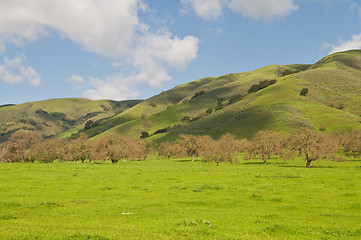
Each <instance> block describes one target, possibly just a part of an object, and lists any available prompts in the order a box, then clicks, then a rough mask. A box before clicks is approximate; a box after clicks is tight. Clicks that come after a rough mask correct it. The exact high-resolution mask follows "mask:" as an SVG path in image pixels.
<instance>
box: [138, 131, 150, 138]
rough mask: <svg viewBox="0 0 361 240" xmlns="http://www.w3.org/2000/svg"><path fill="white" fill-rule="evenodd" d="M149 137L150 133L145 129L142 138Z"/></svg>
mask: <svg viewBox="0 0 361 240" xmlns="http://www.w3.org/2000/svg"><path fill="white" fill-rule="evenodd" d="M147 137H149V133H148V132H146V131H143V132H142V133H141V134H140V138H142V139H145V138H147Z"/></svg>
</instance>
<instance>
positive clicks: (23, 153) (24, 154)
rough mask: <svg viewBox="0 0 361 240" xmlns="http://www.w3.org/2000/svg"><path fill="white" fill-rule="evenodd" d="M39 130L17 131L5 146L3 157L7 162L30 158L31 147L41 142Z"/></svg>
mask: <svg viewBox="0 0 361 240" xmlns="http://www.w3.org/2000/svg"><path fill="white" fill-rule="evenodd" d="M41 139H42V138H41V135H40V133H39V132H30V131H18V132H15V133H14V134H13V135H12V136H11V137H10V139H9V141H7V142H6V143H5V144H4V146H3V151H2V158H3V161H6V162H21V161H27V160H28V154H29V148H30V147H31V146H33V145H35V144H38V143H40V142H41Z"/></svg>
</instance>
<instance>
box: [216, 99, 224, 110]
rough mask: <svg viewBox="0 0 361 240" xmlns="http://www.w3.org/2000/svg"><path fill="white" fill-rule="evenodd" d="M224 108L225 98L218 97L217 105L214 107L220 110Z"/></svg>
mask: <svg viewBox="0 0 361 240" xmlns="http://www.w3.org/2000/svg"><path fill="white" fill-rule="evenodd" d="M222 108H224V105H223V98H218V100H217V104H216V107H215V108H214V109H215V110H216V111H218V110H221V109H222Z"/></svg>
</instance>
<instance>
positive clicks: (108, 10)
mask: <svg viewBox="0 0 361 240" xmlns="http://www.w3.org/2000/svg"><path fill="white" fill-rule="evenodd" d="M138 6H139V5H138V1H137V0H122V1H117V0H109V1H89V0H77V1H72V0H54V1H48V0H27V1H22V0H12V1H0V23H1V24H0V35H1V36H2V37H3V38H4V39H7V40H9V41H12V42H15V43H23V42H24V41H32V40H36V39H38V38H39V37H41V36H44V35H46V34H48V29H52V30H55V31H57V32H59V33H60V34H62V35H63V36H65V37H67V38H69V39H71V40H73V41H75V42H77V43H79V44H81V45H82V46H84V47H85V48H86V49H87V50H89V51H93V52H97V53H100V54H103V55H106V56H111V57H117V56H119V55H122V54H125V53H126V52H127V50H128V46H129V45H130V44H131V42H132V39H133V36H134V34H135V31H137V30H138V29H137V27H139V26H140V25H141V24H140V23H139V20H138V17H137V9H138Z"/></svg>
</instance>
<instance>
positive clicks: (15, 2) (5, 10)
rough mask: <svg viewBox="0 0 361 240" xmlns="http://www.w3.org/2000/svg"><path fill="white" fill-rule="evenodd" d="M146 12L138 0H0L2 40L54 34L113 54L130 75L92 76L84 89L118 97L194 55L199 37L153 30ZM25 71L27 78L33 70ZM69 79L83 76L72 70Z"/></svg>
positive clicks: (157, 80) (96, 94)
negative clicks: (144, 18)
mask: <svg viewBox="0 0 361 240" xmlns="http://www.w3.org/2000/svg"><path fill="white" fill-rule="evenodd" d="M147 11H149V9H148V6H147V5H146V4H145V3H144V2H143V1H142V0H121V1H119V0H107V1H98V0H77V1H73V0H53V1H48V0H27V1H23V0H11V1H0V40H3V41H5V42H13V43H15V44H17V45H23V44H26V43H27V42H29V41H34V40H37V39H39V38H41V37H43V36H47V35H52V34H54V33H55V34H59V35H61V36H62V37H65V38H68V39H71V40H72V41H74V42H76V43H78V44H80V45H81V46H82V47H83V48H85V49H86V50H88V51H92V52H95V53H97V54H100V55H103V56H106V57H109V58H111V59H112V60H113V64H112V65H113V66H114V67H120V68H122V67H124V65H126V69H132V71H131V73H130V74H129V75H124V74H121V73H119V74H118V75H116V76H110V77H105V78H104V79H102V80H101V79H98V78H92V80H91V81H90V82H91V86H92V87H91V88H89V89H86V90H85V92H84V93H83V94H84V95H85V96H89V97H91V98H93V99H94V98H115V99H119V96H125V95H124V94H120V92H136V91H130V89H131V88H132V87H135V86H136V84H137V83H142V84H148V85H150V86H159V85H160V84H161V83H162V82H163V81H167V80H169V79H171V78H170V76H169V75H168V68H169V67H174V68H176V69H184V68H185V67H186V65H187V64H189V62H190V61H191V60H193V59H194V58H195V57H196V56H197V51H198V44H199V39H198V38H196V37H194V36H185V37H184V38H179V37H177V36H172V34H171V33H170V32H169V31H164V30H163V31H155V32H154V31H153V32H152V31H151V30H150V29H151V28H150V27H149V26H148V25H146V24H144V23H143V22H142V21H141V20H140V18H139V16H138V13H139V12H147ZM0 50H1V45H0ZM26 74H27V75H28V76H29V77H30V76H31V75H32V72H31V71H30V70H29V71H28V72H26ZM130 80H131V81H130ZM12 81H16V79H13V80H12ZM67 81H68V82H72V83H74V82H75V83H80V82H82V81H85V80H84V79H82V78H81V77H80V76H76V75H72V76H71V77H70V78H68V79H67ZM34 83H35V82H34ZM115 88H119V90H117V89H115ZM124 90H126V91H124ZM127 95H129V94H128V93H127ZM129 96H131V95H129Z"/></svg>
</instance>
